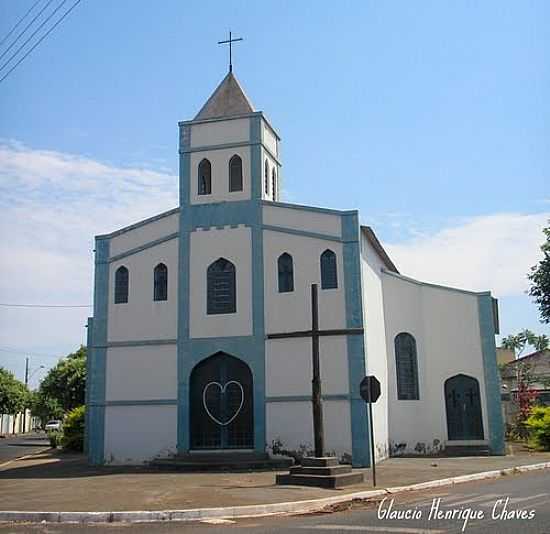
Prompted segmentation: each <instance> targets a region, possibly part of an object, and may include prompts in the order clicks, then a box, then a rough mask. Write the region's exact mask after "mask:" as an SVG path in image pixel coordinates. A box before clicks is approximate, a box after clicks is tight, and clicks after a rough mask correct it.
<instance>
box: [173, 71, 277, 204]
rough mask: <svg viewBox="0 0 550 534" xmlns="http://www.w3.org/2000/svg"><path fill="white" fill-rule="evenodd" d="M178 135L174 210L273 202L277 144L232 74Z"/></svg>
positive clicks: (183, 122) (273, 135) (274, 196)
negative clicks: (177, 191) (177, 207)
mask: <svg viewBox="0 0 550 534" xmlns="http://www.w3.org/2000/svg"><path fill="white" fill-rule="evenodd" d="M179 129H180V143H179V153H180V206H182V207H185V206H195V205H203V204H218V203H222V202H235V201H246V200H268V201H278V200H279V195H280V189H281V183H280V174H281V172H280V171H281V163H280V160H279V142H280V138H279V136H278V134H277V132H276V131H275V129H274V128H273V127H272V126H271V125H270V123H269V121H268V120H267V118H266V117H265V115H264V114H263V113H262V112H261V111H255V110H254V107H253V105H252V103H251V102H250V100H249V99H248V97H247V96H246V94H245V92H244V91H243V89H242V87H241V85H240V83H239V81H238V80H237V78H236V77H235V75H234V74H233V72H232V71H230V72H229V73H228V74H227V75H226V76H225V78H224V79H223V80H222V81H221V83H220V84H219V85H218V87H217V88H216V90H215V91H214V92H213V93H212V95H211V96H210V98H209V99H208V100H207V101H206V103H205V104H204V106H203V107H202V108H201V110H200V111H199V112H198V113H197V115H196V116H195V118H194V119H192V120H189V121H182V122H180V123H179Z"/></svg>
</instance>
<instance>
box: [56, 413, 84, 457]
mask: <svg viewBox="0 0 550 534" xmlns="http://www.w3.org/2000/svg"><path fill="white" fill-rule="evenodd" d="M85 414H86V407H85V406H78V407H77V408H74V409H73V410H71V411H70V412H69V413H68V414H67V417H66V418H65V421H64V423H63V439H62V441H61V443H62V445H63V448H65V449H69V450H72V451H80V452H81V451H83V450H84V417H85Z"/></svg>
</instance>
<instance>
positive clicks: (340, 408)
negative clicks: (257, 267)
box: [263, 204, 352, 458]
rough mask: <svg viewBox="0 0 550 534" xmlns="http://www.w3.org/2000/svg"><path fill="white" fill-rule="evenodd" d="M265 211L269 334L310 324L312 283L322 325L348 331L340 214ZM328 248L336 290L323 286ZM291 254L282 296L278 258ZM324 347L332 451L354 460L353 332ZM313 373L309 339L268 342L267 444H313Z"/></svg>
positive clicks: (326, 340) (273, 208) (326, 413)
mask: <svg viewBox="0 0 550 534" xmlns="http://www.w3.org/2000/svg"><path fill="white" fill-rule="evenodd" d="M263 209H264V212H263V221H264V233H263V234H264V237H263V239H264V273H265V274H264V287H265V291H264V302H265V329H266V333H267V334H269V333H277V332H294V331H301V330H309V329H310V328H311V284H313V283H316V284H318V287H319V290H318V291H319V293H318V294H319V315H320V320H319V327H320V328H321V329H329V328H330V329H335V328H336V329H337V328H345V327H346V296H345V283H344V282H345V281H344V257H343V254H344V249H343V244H342V242H341V238H340V235H341V221H340V217H339V216H338V215H337V214H331V213H321V212H314V211H303V210H299V209H285V208H283V207H278V206H276V205H269V204H265V205H264V208H263ZM308 233H311V234H312V235H308ZM315 234H319V237H315ZM320 236H324V238H321V237H320ZM330 236H333V237H334V240H332V239H330ZM326 249H330V250H332V251H333V252H334V253H335V254H336V257H337V271H338V287H337V288H336V289H325V290H323V289H321V273H320V256H321V254H322V253H323V252H324V251H325V250H326ZM285 252H286V253H287V254H290V255H291V256H292V259H293V268H294V291H292V292H287V293H279V291H278V268H277V260H278V258H279V256H280V255H281V254H283V253H285ZM319 352H320V360H321V380H322V390H323V419H324V430H325V441H326V450H327V451H329V452H330V453H334V454H337V455H338V456H340V457H348V458H349V457H350V456H351V451H352V436H351V415H350V402H349V369H348V354H347V340H346V336H334V337H332V336H331V337H324V338H321V339H320V348H319ZM311 377H312V361H311V340H310V339H309V338H291V339H277V340H267V341H266V402H267V405H266V432H267V444H268V447H271V446H272V445H273V444H274V443H275V444H276V443H278V444H279V446H282V448H284V449H286V450H290V451H300V450H302V451H303V450H309V451H311V450H312V449H313V439H312V436H313V425H312V407H311Z"/></svg>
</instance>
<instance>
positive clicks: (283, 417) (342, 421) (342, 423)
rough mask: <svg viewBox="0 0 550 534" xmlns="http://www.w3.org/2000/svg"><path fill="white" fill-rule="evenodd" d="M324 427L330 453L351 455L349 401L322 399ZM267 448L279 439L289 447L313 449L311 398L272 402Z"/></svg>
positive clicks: (267, 421)
mask: <svg viewBox="0 0 550 534" xmlns="http://www.w3.org/2000/svg"><path fill="white" fill-rule="evenodd" d="M323 426H324V430H325V448H326V451H327V453H329V454H332V453H334V454H336V455H337V456H338V457H340V458H342V457H343V456H346V457H347V458H349V457H350V456H351V417H350V406H349V401H347V400H341V401H340V400H334V401H333V400H329V401H324V402H323ZM266 438H267V444H268V447H271V446H272V442H273V441H275V440H277V441H281V442H282V446H283V448H284V449H286V450H290V451H299V450H300V449H302V448H303V447H305V448H306V449H307V450H308V451H312V450H313V418H312V408H311V401H301V402H269V403H268V404H267V406H266Z"/></svg>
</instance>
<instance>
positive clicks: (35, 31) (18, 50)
mask: <svg viewBox="0 0 550 534" xmlns="http://www.w3.org/2000/svg"><path fill="white" fill-rule="evenodd" d="M66 2H67V0H63V1H62V2H61V4H59V5H58V6H57V7H56V8H55V9H54V10H53V11H52V12H51V13H50V14H49V15H48V16H47V17H46V20H44V21H43V22H42V24H40V26H38V28H36V30H34V31H33V32H32V33H31V36H30V37H29V38H27V40H26V41H25V42H24V43H23V44H22V45H21V46H20V47H19V48H18V49H17V50H16V51H15V52H14V53H13V54H12V55H11V56H10V58H9V59H8V60H7V61H6V62H5V63H4V64H3V65H2V66H0V70H4V69H5V68H6V66H7V65H8V64H9V63H10V62H11V60H12V59H13V58H14V57H15V56H16V55H17V54H19V52H21V50H22V49H23V48H25V46H26V45H27V43H28V42H29V41H30V40H31V39H32V38H33V37H34V36H35V35H36V34H37V33H38V32H39V31H40V30H41V29H42V28H43V27H44V25H45V24H47V23H48V22H49V21H50V19H51V18H52V17H53V16H54V15H55V14H56V13H57V12H58V11H59V10H60V9H61V8H62V7H63V5H64V4H65V3H66ZM13 45H14V43H12V44H11V46H13ZM11 46H10V48H11ZM8 50H9V48H8ZM8 50H6V52H7V51H8ZM6 52H4V53H3V54H2V55H1V56H0V59H1V58H3V57H4V56H5V55H6Z"/></svg>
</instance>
